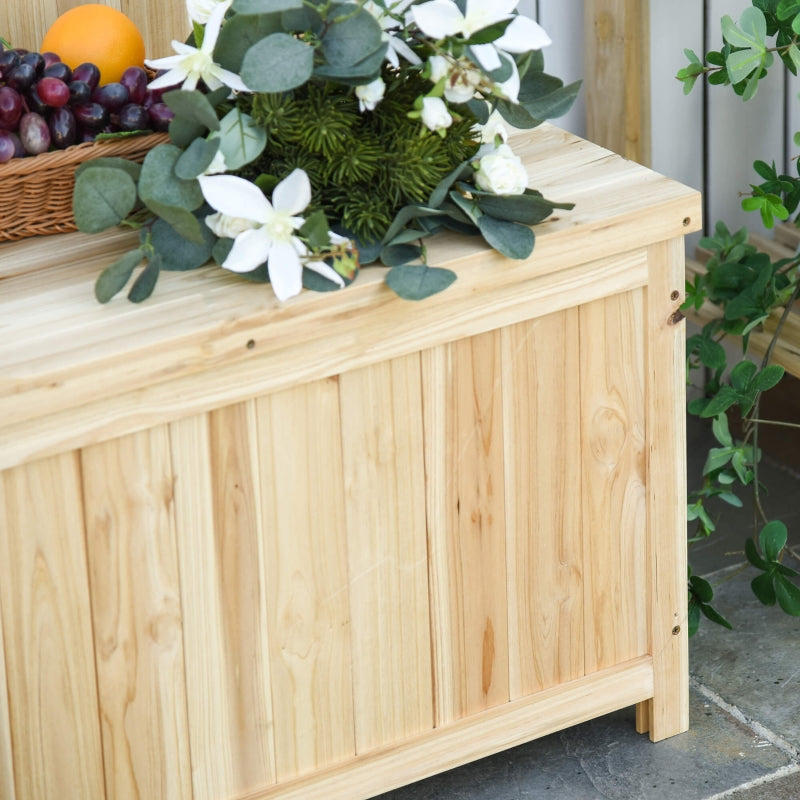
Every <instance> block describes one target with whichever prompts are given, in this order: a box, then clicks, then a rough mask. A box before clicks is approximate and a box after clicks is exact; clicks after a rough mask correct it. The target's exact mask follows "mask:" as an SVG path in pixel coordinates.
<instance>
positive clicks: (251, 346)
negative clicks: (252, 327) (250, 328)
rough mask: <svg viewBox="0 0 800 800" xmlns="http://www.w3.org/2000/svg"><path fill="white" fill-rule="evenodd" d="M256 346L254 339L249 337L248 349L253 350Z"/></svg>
mask: <svg viewBox="0 0 800 800" xmlns="http://www.w3.org/2000/svg"><path fill="white" fill-rule="evenodd" d="M255 346H256V343H255V340H254V339H249V340H248V342H247V349H248V350H252V349H253V348H254V347H255Z"/></svg>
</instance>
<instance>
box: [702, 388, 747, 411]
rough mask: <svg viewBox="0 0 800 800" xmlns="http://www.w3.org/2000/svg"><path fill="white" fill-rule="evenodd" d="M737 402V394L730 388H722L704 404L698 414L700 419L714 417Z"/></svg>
mask: <svg viewBox="0 0 800 800" xmlns="http://www.w3.org/2000/svg"><path fill="white" fill-rule="evenodd" d="M738 402H739V394H738V393H737V392H736V390H735V389H733V388H731V387H730V386H722V387H721V388H720V390H719V391H718V392H717V393H716V394H715V395H714V397H712V398H711V399H710V400H709V401H708V403H706V404H705V406H704V407H703V410H702V411H701V412H700V416H701V417H716V416H717V414H721V413H722V412H723V411H727V410H728V409H729V408H730V407H731V406H732V405H735V404H736V403H738Z"/></svg>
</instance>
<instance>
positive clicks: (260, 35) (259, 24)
mask: <svg viewBox="0 0 800 800" xmlns="http://www.w3.org/2000/svg"><path fill="white" fill-rule="evenodd" d="M283 31H284V28H283V25H282V15H281V14H280V13H276V14H239V13H237V14H235V15H234V16H233V17H231V18H230V19H229V20H227V21H226V22H225V24H224V25H223V26H222V30H221V31H220V33H219V38H218V39H217V44H216V46H215V47H214V60H215V61H216V62H217V63H218V64H219V65H220V66H221V67H224V68H225V69H229V70H231V72H235V73H236V74H237V75H238V74H239V72H240V70H241V69H242V61H243V60H244V54H245V53H246V52H247V51H248V50H249V49H250V48H251V47H252V46H253V45H254V44H256V42H260V41H261V40H262V39H264V38H265V37H267V36H269V35H270V34H272V33H282V32H283Z"/></svg>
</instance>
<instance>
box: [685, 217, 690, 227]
mask: <svg viewBox="0 0 800 800" xmlns="http://www.w3.org/2000/svg"><path fill="white" fill-rule="evenodd" d="M691 224H692V218H691V217H684V218H683V227H684V228H688V227H689V225H691Z"/></svg>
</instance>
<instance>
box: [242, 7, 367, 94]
mask: <svg viewBox="0 0 800 800" xmlns="http://www.w3.org/2000/svg"><path fill="white" fill-rule="evenodd" d="M365 13H366V12H365ZM376 25H377V23H376ZM313 69H314V48H313V47H311V45H308V44H306V43H305V42H302V41H300V40H299V39H295V37H294V36H290V35H289V34H288V33H272V34H270V35H269V36H266V37H264V38H263V39H261V40H260V41H258V42H256V44H254V45H253V46H252V47H251V48H250V49H249V50H248V51H247V52H246V53H245V56H244V59H243V60H242V69H241V72H240V75H241V78H242V80H243V81H244V83H245V85H246V86H247V87H248V89H250V90H252V91H254V92H288V91H289V90H291V89H295V88H297V87H298V86H302V85H303V84H304V83H305V82H306V81H307V80H308V79H309V78H310V77H311V73H312V72H313Z"/></svg>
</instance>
